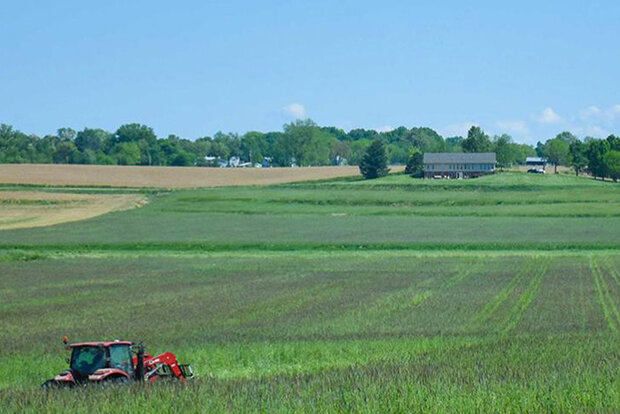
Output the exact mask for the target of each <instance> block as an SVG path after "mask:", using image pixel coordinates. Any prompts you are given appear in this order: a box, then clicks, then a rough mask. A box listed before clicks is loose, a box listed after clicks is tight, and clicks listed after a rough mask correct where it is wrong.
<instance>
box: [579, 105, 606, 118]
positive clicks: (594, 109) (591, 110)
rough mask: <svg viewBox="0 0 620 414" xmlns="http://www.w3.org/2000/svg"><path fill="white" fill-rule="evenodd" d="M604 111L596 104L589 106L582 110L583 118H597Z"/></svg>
mask: <svg viewBox="0 0 620 414" xmlns="http://www.w3.org/2000/svg"><path fill="white" fill-rule="evenodd" d="M601 113H602V111H601V108H599V107H598V106H596V105H592V106H588V107H587V108H586V109H584V110H583V111H581V119H591V118H595V117H597V116H598V115H600V114H601Z"/></svg>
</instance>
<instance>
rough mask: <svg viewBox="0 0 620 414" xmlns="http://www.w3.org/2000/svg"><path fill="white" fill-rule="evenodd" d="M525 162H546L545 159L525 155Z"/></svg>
mask: <svg viewBox="0 0 620 414" xmlns="http://www.w3.org/2000/svg"><path fill="white" fill-rule="evenodd" d="M525 162H547V159H546V158H541V157H525Z"/></svg>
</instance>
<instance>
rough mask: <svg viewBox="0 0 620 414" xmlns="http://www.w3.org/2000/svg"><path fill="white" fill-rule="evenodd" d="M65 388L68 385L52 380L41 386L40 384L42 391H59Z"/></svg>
mask: <svg viewBox="0 0 620 414" xmlns="http://www.w3.org/2000/svg"><path fill="white" fill-rule="evenodd" d="M67 386H68V385H67V384H66V383H64V382H59V381H56V380H53V379H51V380H47V381H45V382H44V383H43V384H41V388H42V389H44V390H56V389H59V388H65V387H67Z"/></svg>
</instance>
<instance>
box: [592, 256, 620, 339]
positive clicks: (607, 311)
mask: <svg viewBox="0 0 620 414" xmlns="http://www.w3.org/2000/svg"><path fill="white" fill-rule="evenodd" d="M590 271H591V272H592V277H594V285H595V286H596V291H597V293H598V300H599V303H600V304H601V308H603V314H604V315H605V320H606V321H607V326H608V327H609V329H610V330H612V331H614V332H618V327H619V326H620V313H618V308H616V304H615V303H614V300H613V298H612V297H611V294H610V293H609V288H608V287H607V283H605V278H604V277H603V275H602V274H601V269H600V267H599V265H598V263H597V261H596V260H595V259H594V258H591V259H590Z"/></svg>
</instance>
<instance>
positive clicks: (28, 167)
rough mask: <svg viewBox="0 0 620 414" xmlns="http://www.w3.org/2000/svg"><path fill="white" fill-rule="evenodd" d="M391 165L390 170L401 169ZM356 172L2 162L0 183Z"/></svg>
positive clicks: (209, 181) (347, 172)
mask: <svg viewBox="0 0 620 414" xmlns="http://www.w3.org/2000/svg"><path fill="white" fill-rule="evenodd" d="M402 169H403V167H395V168H394V169H393V170H399V171H400V170H402ZM355 175H359V168H358V167H356V166H343V167H301V168H198V167H146V166H120V165H60V164H6V165H0V183H2V184H37V185H57V186H62V185H69V186H109V187H149V188H196V187H223V186H232V185H267V184H279V183H290V182H299V181H312V180H323V179H329V178H337V177H348V176H355Z"/></svg>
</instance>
